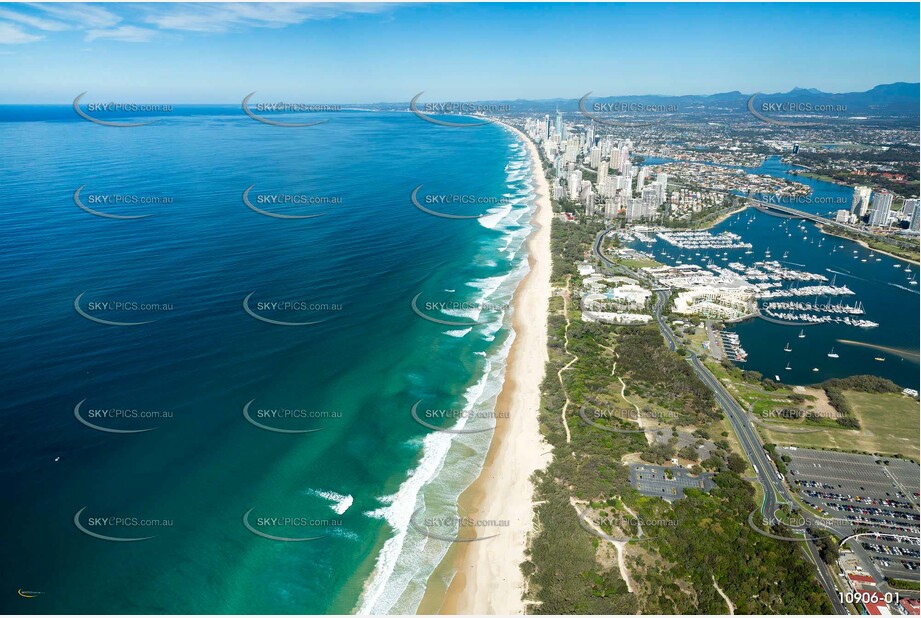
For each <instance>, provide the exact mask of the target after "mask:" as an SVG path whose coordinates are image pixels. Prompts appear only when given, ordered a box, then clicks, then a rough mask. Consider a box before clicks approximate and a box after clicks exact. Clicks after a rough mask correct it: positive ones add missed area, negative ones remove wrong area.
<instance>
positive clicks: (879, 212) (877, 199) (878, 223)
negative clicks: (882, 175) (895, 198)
mask: <svg viewBox="0 0 921 618" xmlns="http://www.w3.org/2000/svg"><path fill="white" fill-rule="evenodd" d="M891 206H892V194H891V193H888V192H886V191H883V192H882V193H874V194H873V198H872V200H871V202H870V225H872V226H875V227H883V226H884V225H887V224H888V223H889V209H890V208H891Z"/></svg>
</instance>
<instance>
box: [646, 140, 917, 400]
mask: <svg viewBox="0 0 921 618" xmlns="http://www.w3.org/2000/svg"><path fill="white" fill-rule="evenodd" d="M661 162H663V161H662V160H649V161H648V163H650V164H655V163H661ZM789 169H790V166H789V165H786V164H783V163H782V162H781V161H780V160H779V159H777V158H771V159H768V160H767V161H766V162H765V163H764V164H763V165H762V166H760V167H758V168H748V169H746V171H748V172H751V173H757V174H769V175H771V176H774V177H785V178H788V179H790V180H795V181H797V182H802V183H804V184H807V185H809V186H810V187H811V188H812V194H811V196H810V198H811V199H807V200H804V201H802V202H798V203H797V204H795V206H794V207H795V208H798V209H800V210H803V211H808V212H815V213H822V214H825V213H827V212H828V211H830V210H831V211H833V210H836V209H838V208H847V207H848V205H849V204H850V198H851V194H852V189H850V188H849V187H844V186H841V185H837V184H834V183H829V182H824V181H820V180H814V179H809V178H802V177H798V176H793V175H790V174H788V173H787V171H788V170H789ZM842 204H844V205H842ZM710 231H711V232H712V233H713V234H719V233H721V232H723V231H729V232H732V233H735V234H738V235H740V236H741V237H742V241H744V242H746V243H751V245H752V248H751V254H747V255H746V254H745V250H744V249H730V250H729V251H728V258H729V259H728V262H730V263H731V262H740V263H742V264H745V265H752V264H753V263H754V262H756V261H764V260H778V261H781V263H782V264H783V265H784V266H786V267H789V268H791V269H795V270H799V271H807V272H811V273H816V274H821V275H824V276H826V277H828V278H829V280H832V279H833V278H834V281H835V282H836V284H837V285H839V286H840V285H846V286H847V287H848V288H850V289H851V290H852V291H853V292H854V295H852V296H845V297H820V298H818V303H819V304H825V303H826V302H833V303H838V302H839V301H842V300H843V302H844V303H845V304H853V303H855V302H858V301H859V302H861V303H862V304H863V309H864V310H865V314H864V315H862V316H859V317H861V318H866V319H867V320H871V321H873V322H877V323H879V326H878V327H876V328H870V329H864V328H857V327H853V326H846V325H842V324H837V323H833V324H816V325H810V326H804V327H800V326H787V325H781V324H776V323H771V322H768V321H765V320H762V319H758V318H755V319H751V320H746V321H744V322H741V323H738V324H735V325H732V326H731V330H732V331H734V332H736V333H738V335H739V337H740V341H741V344H742V346H743V347H744V348H745V350H746V351H748V358H747V361H746V362H745V363H744V364H740V366H743V367H744V368H745V369H750V370H754V371H758V372H760V373H762V374H763V375H764V376H766V377H770V378H773V377H774V376H775V375H776V376H779V377H780V379H781V381H782V382H784V383H787V384H814V383H816V382H821V381H822V380H826V379H829V378H840V377H846V376H851V375H859V374H873V375H879V376H882V377H886V378H889V379H891V380H892V381H894V382H896V383H897V384H899V385H901V386H903V387H907V388H914V389H917V388H918V386H919V371H918V348H917V345H918V340H919V298H918V286H917V285H911V283H910V281H911V280H912V279H914V280H915V281H917V278H918V267H917V265H914V264H911V265H909V264H907V263H906V262H904V261H901V260H897V259H895V258H891V257H889V256H887V255H884V254H881V253H878V252H874V251H873V250H871V249H865V248H863V247H861V246H860V245H859V244H858V243H856V242H853V241H850V240H846V239H843V238H838V237H835V236H830V235H827V234H823V233H822V232H820V231H819V229H818V228H817V227H816V226H815V225H813V224H812V223H807V222H802V221H797V220H790V219H783V218H780V217H775V216H771V215H769V214H765V213H762V212H758V211H755V210H753V209H748V210H745V211H743V212H740V213H737V214H735V215H733V216H731V217H729V218H728V219H726V220H725V221H723V222H721V223H720V224H718V225H716V226H714V227H713V228H712V229H711V230H710ZM632 246H634V248H637V249H641V250H651V252H652V253H654V257H655V259H656V260H658V261H660V262H663V263H666V264H675V263H676V262H677V261H678V260H679V259H681V261H682V262H683V263H685V264H687V263H693V264H698V265H700V266H705V265H706V264H707V263H708V262H709V261H710V260H711V259H712V260H713V263H715V264H717V265H718V266H721V267H725V266H726V264H727V262H724V261H722V255H723V253H724V251H716V250H712V251H707V250H701V251H700V252H699V253H700V255H695V253H697V252H695V251H688V250H684V251H682V250H679V249H678V248H676V247H673V246H670V245H669V244H667V243H665V242H663V241H661V240H659V239H656V241H655V243H654V244H652V245H651V246H649V245H647V244H644V243H633V245H632ZM768 251H769V255H770V257H766V255H767V253H768ZM663 252H664V253H663ZM784 255H786V257H782V256H784ZM799 285H805V284H799ZM782 300H800V301H803V302H815V301H816V299H815V298H813V297H808V298H796V299H782ZM801 330H804V333H803V334H804V335H805V337H804V338H799V334H800V331H801ZM788 342H789V343H790V347H791V348H792V350H791V351H790V352H786V351H784V348H785V347H786V344H787V343H788ZM832 347H834V348H835V351H836V353H837V354H838V358H829V357H828V356H827V354H828V353H829V352H830V351H831V348H832ZM877 358H882V359H883V360H882V361H879V360H876V359H877ZM787 363H789V364H790V369H789V370H787V369H786V366H787ZM814 369H818V371H814Z"/></svg>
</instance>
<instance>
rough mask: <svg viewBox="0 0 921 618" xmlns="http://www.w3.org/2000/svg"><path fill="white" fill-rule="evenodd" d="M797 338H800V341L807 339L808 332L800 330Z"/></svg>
mask: <svg viewBox="0 0 921 618" xmlns="http://www.w3.org/2000/svg"><path fill="white" fill-rule="evenodd" d="M797 337H799V338H800V339H805V338H806V332H805V331H804V330H803V329H800V331H799V335H797Z"/></svg>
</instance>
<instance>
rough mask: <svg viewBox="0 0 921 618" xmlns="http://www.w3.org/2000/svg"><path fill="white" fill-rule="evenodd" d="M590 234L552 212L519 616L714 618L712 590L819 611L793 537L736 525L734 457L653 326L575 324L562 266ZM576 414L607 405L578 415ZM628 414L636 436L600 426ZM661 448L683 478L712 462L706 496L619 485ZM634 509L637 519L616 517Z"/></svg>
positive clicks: (744, 510) (759, 605)
mask: <svg viewBox="0 0 921 618" xmlns="http://www.w3.org/2000/svg"><path fill="white" fill-rule="evenodd" d="M580 228H581V229H580ZM601 229H602V228H601V227H600V225H598V224H596V223H592V222H589V221H582V222H578V223H573V222H568V223H564V222H562V221H559V220H554V222H553V226H552V229H551V238H552V240H551V244H552V251H553V262H554V265H553V278H552V283H553V285H554V289H555V292H554V296H553V298H551V302H550V315H549V322H548V354H549V363H548V366H547V371H546V377H545V380H544V382H543V384H542V401H541V412H540V421H541V431H542V433H543V434H544V436H545V438H546V440H547V441H548V442H549V443H550V444H551V445H552V446H553V452H554V458H553V461H552V462H551V463H550V464H549V466H548V467H547V468H546V469H545V470H543V471H541V472H539V473H537V474H536V475H535V478H534V481H535V503H536V504H537V507H536V510H535V530H537V531H538V532H537V533H536V535H535V536H534V537H533V538H532V541H531V543H530V547H529V549H528V551H527V559H526V561H525V562H524V563H523V564H522V566H521V568H522V571H523V573H524V574H525V576H526V577H527V579H528V587H527V593H526V600H527V601H529V605H528V607H529V611H530V612H531V613H535V614H562V613H566V614H569V613H584V614H635V613H660V614H672V613H703V614H716V613H725V611H726V607H727V605H726V600H725V599H724V598H723V597H722V596H721V595H720V591H722V592H723V593H725V594H726V595H727V597H728V598H729V599H731V602H732V604H733V605H734V606H735V611H736V612H737V613H780V612H784V613H830V612H831V606H830V604H829V602H828V599H827V597H826V596H825V594H824V592H823V591H822V589H821V588H820V587H819V585H818V583H817V581H816V579H815V577H814V575H813V574H812V567H811V566H810V565H809V563H808V562H807V561H806V560H805V558H804V557H803V555H802V554H801V553H800V552H799V548H798V547H797V546H796V544H793V543H784V542H781V541H778V540H775V539H771V538H768V537H765V536H763V535H760V534H758V533H756V532H755V531H753V530H752V529H751V528H750V527H749V526H748V523H747V517H748V515H749V514H750V513H751V512H752V511H754V510H756V509H757V508H758V500H759V498H758V497H757V495H756V490H755V488H753V487H752V486H751V485H750V484H749V483H748V482H747V481H746V480H744V479H743V478H742V477H741V476H740V475H741V474H743V473H744V472H745V470H746V469H747V462H746V460H745V459H744V458H743V457H742V456H741V454H740V453H739V452H737V449H738V446H737V444H736V442H735V440H734V439H733V437H732V436H731V435H730V432H728V431H727V430H726V428H725V425H724V419H723V418H722V414H721V412H720V410H719V408H718V407H717V406H716V403H715V401H714V398H713V394H712V392H711V391H710V390H709V389H707V388H706V387H705V385H704V384H702V383H701V382H700V381H699V379H698V378H697V377H696V375H695V374H694V372H693V371H692V370H691V368H690V367H689V365H688V363H687V362H686V361H685V360H684V359H683V358H682V356H681V355H680V354H676V353H675V352H670V351H669V350H668V348H667V347H666V346H665V343H664V340H663V338H662V336H661V334H660V333H659V332H658V330H657V329H656V327H655V326H652V325H648V326H610V325H604V324H598V323H587V322H583V321H582V320H581V315H580V312H579V311H578V310H577V308H575V307H574V303H573V302H572V301H570V300H569V299H570V298H571V296H572V295H573V294H574V292H575V288H574V283H575V282H576V281H577V279H578V275H577V271H576V269H575V263H576V262H578V261H582V260H584V259H586V257H587V256H588V255H590V250H591V243H592V242H593V241H594V238H595V236H596V234H597V233H598V232H599V231H601ZM725 372H726V370H725V369H724V373H725ZM580 410H582V411H584V410H607V411H611V410H614V411H618V413H617V414H615V415H614V418H607V417H603V418H598V417H595V418H592V423H593V424H589V423H586V422H585V421H584V420H583V418H581V417H580V414H579V412H580ZM631 410H632V411H634V412H635V413H636V415H637V416H642V417H643V419H644V420H643V422H644V425H645V426H647V427H649V428H650V431H648V432H645V433H644V432H639V431H634V432H632V433H616V432H614V431H606V430H605V429H606V428H608V429H625V428H626V429H633V430H636V429H637V428H638V427H639V425H638V423H637V422H635V421H634V420H630V419H632V418H633V417H631V416H630V415H629V414H620V411H627V412H630V411H631ZM679 429H680V430H681V431H682V432H693V437H692V441H693V440H696V442H693V444H694V445H702V444H709V445H710V447H709V450H708V451H706V452H707V453H708V455H707V459H705V460H704V461H698V459H699V455H698V451H697V450H696V449H695V448H694V446H684V447H681V448H678V447H677V444H676V442H677V440H676V437H677V432H678V431H679ZM675 456H679V457H682V458H683V459H685V460H687V461H691V462H693V465H692V466H691V472H692V473H702V472H703V470H704V469H706V470H712V473H713V475H714V476H713V481H714V483H715V484H716V486H715V487H714V488H713V489H712V490H711V491H710V492H709V493H707V492H704V491H701V490H697V489H688V490H686V491H685V497H684V498H682V499H681V500H677V501H675V502H673V503H669V502H667V501H665V500H662V499H660V498H652V497H647V496H643V495H641V494H640V493H639V492H638V491H637V490H636V489H634V488H633V486H632V485H631V484H630V479H629V472H630V470H629V466H628V465H625V463H624V462H625V461H642V460H644V461H649V462H658V463H667V460H668V459H669V458H671V457H675ZM580 514H581V517H583V519H582V521H580ZM634 518H635V519H638V520H639V521H641V522H645V523H644V525H642V526H633V525H630V524H625V523H623V522H624V520H625V519H627V520H632V519H634ZM587 522H590V523H587ZM583 524H584V525H583ZM640 528H641V529H642V532H640ZM589 530H595V531H596V532H601V533H604V534H607V535H610V537H609V538H604V537H603V536H600V535H598V534H593V533H592V532H589ZM611 538H632V539H633V540H631V541H629V542H619V543H618V544H615V543H613V542H612V541H611V540H610V539H611ZM620 552H623V554H622V555H621V556H620V557H621V558H622V560H623V565H624V568H621V567H620V564H619V560H618V557H619V553H620ZM628 586H629V587H630V588H632V593H631V592H630V591H629V589H628Z"/></svg>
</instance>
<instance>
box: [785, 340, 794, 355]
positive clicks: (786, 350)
mask: <svg viewBox="0 0 921 618" xmlns="http://www.w3.org/2000/svg"><path fill="white" fill-rule="evenodd" d="M783 351H784V352H792V351H793V348H791V347H790V342H789V341H788V342H787V345H785V346H784V348H783Z"/></svg>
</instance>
